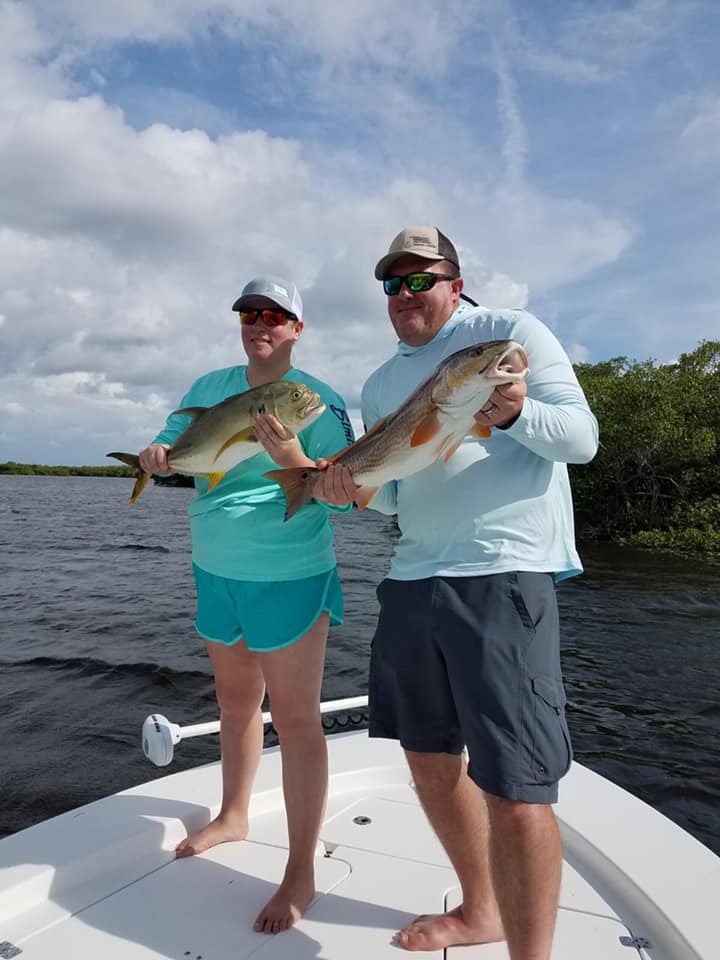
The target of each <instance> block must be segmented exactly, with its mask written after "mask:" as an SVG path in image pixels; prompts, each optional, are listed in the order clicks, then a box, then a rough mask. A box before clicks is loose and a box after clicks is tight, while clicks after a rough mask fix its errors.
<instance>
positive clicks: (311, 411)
mask: <svg viewBox="0 0 720 960" xmlns="http://www.w3.org/2000/svg"><path fill="white" fill-rule="evenodd" d="M326 409H327V408H326V406H325V404H324V403H323V402H322V400H315V401H311V402H310V403H308V404H307V406H306V407H305V408H304V409H303V412H302V414H301V415H300V422H301V424H302V427H301V429H302V430H304V429H305V427H307V426H309V425H310V424H311V423H314V422H315V421H316V420H317V419H318V417H320V416H322V414H323V413H325V410H326Z"/></svg>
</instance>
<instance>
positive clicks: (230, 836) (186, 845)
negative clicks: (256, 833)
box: [175, 816, 248, 857]
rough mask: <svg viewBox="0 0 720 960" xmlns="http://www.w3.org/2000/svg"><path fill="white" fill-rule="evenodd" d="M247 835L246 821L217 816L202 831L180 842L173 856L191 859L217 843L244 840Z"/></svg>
mask: <svg viewBox="0 0 720 960" xmlns="http://www.w3.org/2000/svg"><path fill="white" fill-rule="evenodd" d="M247 835H248V822H247V820H232V819H230V818H228V817H223V816H219V817H216V818H215V819H214V820H211V821H210V823H209V824H208V825H207V826H206V827H203V829H202V830H199V831H198V832H197V833H193V835H192V836H190V837H185V839H184V840H181V841H180V843H179V844H178V845H177V846H176V847H175V856H177V857H192V856H193V855H194V854H196V853H202V852H203V851H204V850H209V849H210V847H214V846H215V845H216V844H218V843H227V841H228V840H244V839H245V837H246V836H247Z"/></svg>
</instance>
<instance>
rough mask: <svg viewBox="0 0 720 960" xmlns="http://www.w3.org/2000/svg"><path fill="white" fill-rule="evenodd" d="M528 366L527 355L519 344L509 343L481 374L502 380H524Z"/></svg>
mask: <svg viewBox="0 0 720 960" xmlns="http://www.w3.org/2000/svg"><path fill="white" fill-rule="evenodd" d="M529 369H530V365H529V363H528V358H527V354H526V353H525V351H524V350H523V348H522V347H521V346H520V344H519V343H515V342H514V341H511V342H510V343H509V344H507V346H505V347H504V349H503V350H501V351H500V352H499V353H498V354H497V355H496V356H495V357H493V358H492V360H491V361H490V363H489V364H488V366H487V367H486V368H485V370H484V371H483V373H484V374H485V376H486V377H488V376H489V377H500V378H502V379H504V380H524V379H525V377H526V376H527V374H528V371H529Z"/></svg>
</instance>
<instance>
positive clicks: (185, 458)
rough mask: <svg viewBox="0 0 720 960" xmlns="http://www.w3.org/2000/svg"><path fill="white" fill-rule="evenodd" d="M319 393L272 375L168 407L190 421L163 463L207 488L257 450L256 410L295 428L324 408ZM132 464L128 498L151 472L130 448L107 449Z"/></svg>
mask: <svg viewBox="0 0 720 960" xmlns="http://www.w3.org/2000/svg"><path fill="white" fill-rule="evenodd" d="M324 410H325V404H324V403H323V402H322V400H321V399H320V396H319V395H318V394H317V393H316V392H315V391H314V390H311V389H310V387H308V386H306V385H305V384H304V383H296V382H294V381H293V380H274V381H273V382H272V383H265V384H262V385H261V386H259V387H252V388H251V389H250V390H245V391H244V392H243V393H236V394H234V395H233V396H231V397H227V399H225V400H222V401H221V402H220V403H216V404H215V405H214V406H212V407H183V409H181V410H175V411H173V414H172V415H174V414H182V415H183V416H186V417H192V423H191V424H190V425H189V426H188V428H187V429H186V430H185V431H184V432H183V433H182V434H181V435H180V436H179V437H178V438H177V440H176V441H175V443H174V444H173V445H172V446H171V447H170V449H169V450H168V452H167V461H168V466H169V467H170V469H171V470H173V471H174V472H175V473H183V474H186V475H187V476H190V477H206V478H207V479H208V480H209V481H210V488H209V489H210V490H212V489H213V488H214V487H216V486H217V485H218V483H220V481H221V480H222V478H223V477H224V476H225V474H226V473H227V472H228V470H231V469H232V468H233V467H235V466H237V465H238V463H241V462H242V461H243V460H247V459H248V457H254V456H255V454H257V453H262V452H263V450H264V447H263V445H262V444H261V443H260V441H259V440H258V438H257V435H256V433H255V420H256V417H257V416H258V415H260V414H272V415H273V416H275V417H277V419H278V420H279V421H280V422H281V423H282V424H283V426H285V427H286V428H287V429H288V430H290V432H291V433H295V434H297V433H299V432H300V431H301V430H304V429H305V427H307V426H308V425H309V424H311V423H312V422H313V421H314V420H317V418H318V417H319V416H320V415H321V414H322V413H323V412H324ZM108 456H109V457H115V459H116V460H121V461H122V462H123V463H126V464H127V465H128V466H130V467H134V468H135V470H137V480H136V481H135V486H134V488H133V492H132V496H131V497H130V500H129V501H128V503H135V501H136V500H137V498H138V497H139V496H140V494H141V493H142V492H143V490H144V489H145V486H146V484H147V482H148V480H149V479H150V477H151V474H149V473H145V471H144V470H143V469H142V467H141V466H140V459H139V457H138V455H137V454H136V453H109V454H108Z"/></svg>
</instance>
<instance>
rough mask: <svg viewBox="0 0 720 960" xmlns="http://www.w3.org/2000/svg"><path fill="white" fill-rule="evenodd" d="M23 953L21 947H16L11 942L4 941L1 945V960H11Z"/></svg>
mask: <svg viewBox="0 0 720 960" xmlns="http://www.w3.org/2000/svg"><path fill="white" fill-rule="evenodd" d="M21 953H22V950H21V949H20V947H16V946H15V944H14V943H10V941H9V940H3V942H2V943H0V958H2V960H11V958H12V957H19V956H20V954H21Z"/></svg>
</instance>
